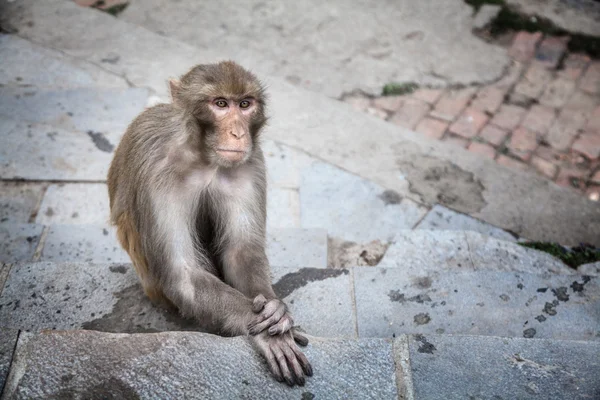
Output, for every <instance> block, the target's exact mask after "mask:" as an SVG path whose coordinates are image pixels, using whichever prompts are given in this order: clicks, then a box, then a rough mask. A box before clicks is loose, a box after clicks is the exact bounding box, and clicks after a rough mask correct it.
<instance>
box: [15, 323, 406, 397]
mask: <svg viewBox="0 0 600 400" xmlns="http://www.w3.org/2000/svg"><path fill="white" fill-rule="evenodd" d="M305 353H306V356H307V358H308V359H309V360H310V362H311V364H312V366H313V370H314V371H315V374H314V376H313V377H312V378H309V379H308V380H307V383H306V385H305V386H304V387H299V386H296V387H294V388H289V387H287V386H286V385H284V384H281V383H278V382H276V381H275V380H274V379H273V378H271V377H270V376H269V373H268V371H267V368H266V365H265V363H264V362H263V361H262V360H261V359H260V357H259V356H258V355H257V354H256V352H255V351H254V349H252V347H251V345H250V343H248V341H247V340H246V339H244V338H221V337H217V336H212V335H207V334H201V333H189V332H188V333H183V332H168V333H160V334H145V335H123V334H106V333H99V332H85V331H79V332H52V333H50V332H49V333H44V334H40V335H36V336H30V335H28V336H27V337H26V338H22V339H20V340H19V347H18V349H17V355H16V361H15V362H16V365H15V367H14V368H15V369H16V370H18V371H20V372H21V373H19V374H15V375H12V376H11V378H10V381H9V383H8V386H7V388H6V389H5V394H6V395H7V396H8V397H9V398H15V399H21V398H31V397H36V398H37V397H39V398H64V397H65V396H67V397H74V398H113V397H114V398H132V397H133V398H152V397H159V398H199V399H201V398H211V399H233V398H235V399H239V398H246V399H250V398H261V399H281V398H298V399H300V398H302V399H313V398H329V397H332V396H333V397H343V398H378V399H391V398H397V396H398V394H397V389H396V382H395V379H394V360H393V355H392V346H391V344H390V343H389V342H388V341H385V340H381V339H362V340H337V339H332V340H324V339H319V338H312V339H311V342H310V344H309V345H308V347H307V348H306V350H305ZM98 360H103V362H101V363H100V362H98ZM107 383H108V384H107Z"/></svg>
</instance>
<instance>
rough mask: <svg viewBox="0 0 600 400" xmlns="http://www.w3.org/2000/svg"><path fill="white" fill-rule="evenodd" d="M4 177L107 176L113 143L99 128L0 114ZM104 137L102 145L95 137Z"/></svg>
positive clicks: (0, 167) (1, 173)
mask: <svg viewBox="0 0 600 400" xmlns="http://www.w3.org/2000/svg"><path fill="white" fill-rule="evenodd" d="M0 132H2V135H0V149H1V150H0V159H1V161H0V177H2V178H3V179H32V180H96V181H97V180H105V179H106V175H107V174H108V167H109V165H110V161H111V159H112V154H111V153H112V150H113V149H114V146H113V144H111V142H110V141H108V140H107V139H106V137H105V136H104V135H103V134H101V133H99V132H95V133H94V136H93V137H92V136H90V135H88V134H86V133H83V132H76V131H69V130H65V129H60V128H55V127H52V126H49V125H44V124H27V123H24V122H16V121H14V120H9V119H5V118H0ZM98 140H100V141H99V142H98V143H102V144H101V148H99V147H98V144H95V143H94V142H95V141H98Z"/></svg>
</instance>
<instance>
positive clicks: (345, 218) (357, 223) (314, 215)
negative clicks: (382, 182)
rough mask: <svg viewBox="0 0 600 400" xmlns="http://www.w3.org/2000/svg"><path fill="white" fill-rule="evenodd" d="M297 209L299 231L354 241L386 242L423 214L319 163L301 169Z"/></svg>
mask: <svg viewBox="0 0 600 400" xmlns="http://www.w3.org/2000/svg"><path fill="white" fill-rule="evenodd" d="M340 199H343V201H340ZM300 206H301V212H300V220H301V225H302V227H303V228H323V229H326V230H327V232H328V233H329V235H330V236H333V237H338V238H342V239H345V240H350V241H355V242H370V241H371V240H375V239H380V240H388V239H389V238H391V237H393V235H394V234H395V233H396V232H397V231H398V230H400V229H410V228H412V227H413V226H414V225H415V224H416V223H417V222H418V221H419V220H420V219H421V218H422V216H423V215H425V212H426V210H425V208H424V207H422V206H420V205H418V204H417V203H415V202H413V201H410V200H408V199H402V198H401V197H400V196H399V195H398V193H396V192H393V191H389V190H388V191H386V190H385V189H384V188H383V187H381V186H379V185H377V184H375V183H373V182H371V181H368V180H365V179H362V178H359V177H357V176H355V175H352V174H349V173H347V172H345V171H343V170H341V169H338V168H336V167H334V166H332V165H329V164H325V163H320V162H319V163H315V164H312V165H311V166H310V167H307V168H305V169H303V170H302V185H301V189H300Z"/></svg>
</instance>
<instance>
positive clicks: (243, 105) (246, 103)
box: [240, 100, 250, 108]
mask: <svg viewBox="0 0 600 400" xmlns="http://www.w3.org/2000/svg"><path fill="white" fill-rule="evenodd" d="M248 107H250V102H249V101H248V100H242V101H241V102H240V108H248Z"/></svg>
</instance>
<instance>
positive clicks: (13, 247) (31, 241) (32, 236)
mask: <svg viewBox="0 0 600 400" xmlns="http://www.w3.org/2000/svg"><path fill="white" fill-rule="evenodd" d="M43 229H44V227H43V226H42V225H36V224H16V223H10V222H4V223H0V262H7V263H9V262H16V261H30V260H31V259H32V258H33V254H34V253H35V249H36V248H37V245H38V243H39V241H40V237H41V235H42V230H43Z"/></svg>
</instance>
